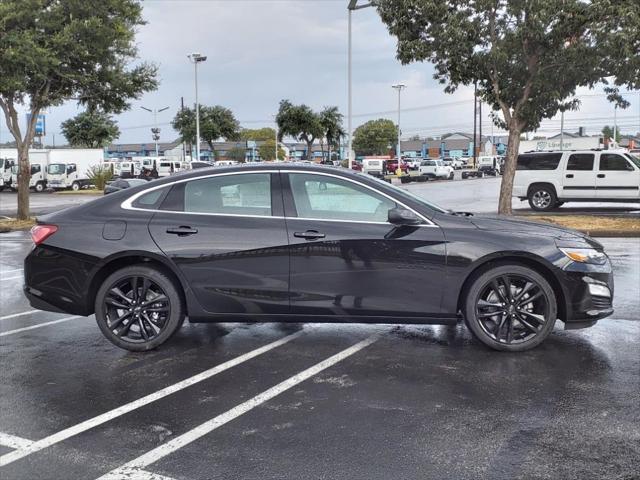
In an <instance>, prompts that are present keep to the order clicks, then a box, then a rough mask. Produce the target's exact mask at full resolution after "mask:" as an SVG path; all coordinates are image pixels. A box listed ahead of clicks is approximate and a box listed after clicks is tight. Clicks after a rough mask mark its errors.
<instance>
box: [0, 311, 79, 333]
mask: <svg viewBox="0 0 640 480" xmlns="http://www.w3.org/2000/svg"><path fill="white" fill-rule="evenodd" d="M76 318H84V317H79V316H77V315H74V316H73V317H65V318H60V319H58V320H52V321H51V322H44V323H39V324H37V325H31V326H30V327H22V328H16V329H15V330H9V331H6V332H0V337H6V336H7V335H14V334H16V333H20V332H26V331H27V330H35V329H36V328H42V327H48V326H49V325H55V324H56V323H62V322H68V321H69V320H74V319H76Z"/></svg>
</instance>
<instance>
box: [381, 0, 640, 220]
mask: <svg viewBox="0 0 640 480" xmlns="http://www.w3.org/2000/svg"><path fill="white" fill-rule="evenodd" d="M377 9H378V12H379V13H380V16H381V17H382V20H383V22H384V23H385V24H386V25H387V27H388V29H389V32H390V33H391V34H392V35H394V36H396V37H397V39H398V46H397V56H398V58H399V59H400V60H401V61H402V62H403V63H410V62H414V61H429V62H431V63H433V64H434V66H435V73H434V78H435V79H437V80H438V81H439V82H440V83H441V84H443V85H444V86H445V87H444V89H445V91H446V92H449V93H450V92H454V91H455V90H456V89H457V88H458V87H459V86H460V85H473V84H474V83H476V84H477V87H478V94H479V95H480V97H481V98H483V100H484V101H485V102H487V103H489V104H490V105H491V106H492V108H493V110H495V111H498V112H500V113H501V117H500V116H498V115H496V116H494V121H495V122H496V124H497V125H499V126H501V127H503V128H506V129H507V130H509V134H510V135H509V147H508V150H507V159H506V162H505V172H504V175H503V178H502V188H501V191H500V202H499V212H500V213H511V191H512V186H513V176H514V173H515V157H516V155H517V152H518V146H519V138H520V133H521V132H526V131H532V130H535V129H536V128H537V127H538V126H539V125H540V122H541V120H542V119H544V118H550V117H553V116H554V115H555V114H556V113H558V112H559V111H562V110H567V109H575V108H577V107H578V105H579V102H578V101H577V100H575V99H572V97H573V96H574V94H575V91H576V88H577V87H581V86H582V87H593V86H594V85H595V84H597V83H599V82H603V83H607V82H608V81H609V77H615V81H614V85H613V86H612V87H611V88H612V89H611V90H609V93H610V98H611V99H612V100H614V101H617V102H618V105H619V106H621V107H624V106H625V103H624V102H622V101H621V99H620V98H619V95H617V92H616V87H617V86H621V85H628V86H629V87H637V86H638V85H639V84H640V33H638V32H639V30H640V28H639V27H640V20H638V19H639V18H640V2H637V1H611V0H591V1H588V2H585V1H583V0H471V1H462V0H379V1H378V2H377Z"/></svg>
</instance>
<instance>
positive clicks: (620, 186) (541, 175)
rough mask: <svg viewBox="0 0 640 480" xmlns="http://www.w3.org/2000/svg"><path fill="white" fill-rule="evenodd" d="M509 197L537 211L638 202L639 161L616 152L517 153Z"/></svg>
mask: <svg viewBox="0 0 640 480" xmlns="http://www.w3.org/2000/svg"><path fill="white" fill-rule="evenodd" d="M513 196H514V197H518V198H519V199H520V200H525V199H527V200H529V205H530V206H531V208H532V209H534V210H538V211H548V210H553V209H554V208H556V207H559V206H560V205H562V204H563V203H565V202H640V160H639V159H638V158H637V157H635V156H633V155H631V154H630V153H627V152H624V151H619V150H617V151H616V150H571V151H564V152H560V151H556V152H530V153H521V154H520V155H518V162H517V166H516V175H515V178H514V180H513Z"/></svg>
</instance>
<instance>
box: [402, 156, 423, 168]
mask: <svg viewBox="0 0 640 480" xmlns="http://www.w3.org/2000/svg"><path fill="white" fill-rule="evenodd" d="M404 161H405V162H407V165H409V168H410V169H411V170H418V168H420V164H421V163H422V162H423V161H424V158H422V157H409V158H405V159H404Z"/></svg>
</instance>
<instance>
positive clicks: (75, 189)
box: [71, 182, 80, 192]
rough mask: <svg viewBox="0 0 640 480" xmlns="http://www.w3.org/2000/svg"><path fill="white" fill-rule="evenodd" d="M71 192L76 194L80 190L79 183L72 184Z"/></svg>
mask: <svg viewBox="0 0 640 480" xmlns="http://www.w3.org/2000/svg"><path fill="white" fill-rule="evenodd" d="M71 190H73V191H74V192H77V191H79V190H80V184H79V183H78V182H73V183H72V184H71Z"/></svg>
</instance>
